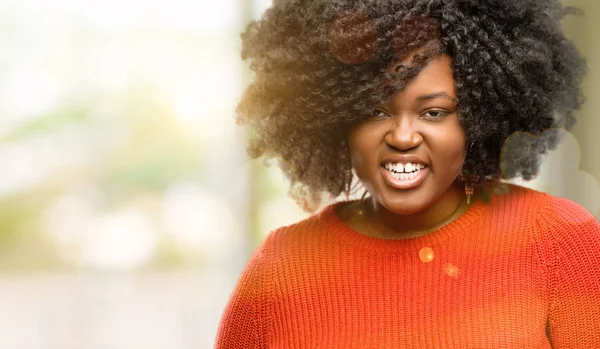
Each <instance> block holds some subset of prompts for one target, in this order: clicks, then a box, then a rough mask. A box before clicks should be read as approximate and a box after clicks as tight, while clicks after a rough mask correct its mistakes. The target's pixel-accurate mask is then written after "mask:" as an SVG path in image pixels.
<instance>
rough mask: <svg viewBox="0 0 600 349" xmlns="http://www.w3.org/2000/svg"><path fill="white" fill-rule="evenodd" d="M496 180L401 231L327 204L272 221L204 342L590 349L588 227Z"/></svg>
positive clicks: (597, 303)
mask: <svg viewBox="0 0 600 349" xmlns="http://www.w3.org/2000/svg"><path fill="white" fill-rule="evenodd" d="M509 188H510V189H509V191H508V193H505V194H504V195H493V196H492V200H491V201H490V202H488V203H485V202H482V201H478V202H475V203H473V204H471V206H470V208H469V210H468V211H467V212H465V213H464V214H462V215H461V216H460V217H459V218H457V219H456V220H454V221H453V222H451V223H449V224H447V225H446V226H444V227H442V228H440V229H439V230H437V231H435V232H432V233H430V234H427V235H425V236H421V237H417V238H412V239H405V240H385V239H378V238H373V237H369V236H365V235H362V234H359V233H357V232H355V231H353V230H351V229H350V228H348V227H347V226H346V225H345V224H344V223H342V222H341V221H340V220H339V219H338V218H337V216H336V214H335V206H329V207H327V208H325V209H324V210H323V211H321V212H320V213H319V214H317V215H315V216H313V217H311V218H309V219H307V220H304V221H302V222H300V223H297V224H295V225H292V226H289V227H284V228H281V229H278V230H276V231H274V232H273V233H271V234H270V235H269V237H268V238H267V239H266V240H265V241H264V242H263V243H262V245H261V246H260V247H259V248H258V249H257V250H256V252H255V253H254V255H253V256H252V258H251V260H250V261H249V263H248V265H247V266H246V268H245V270H244V272H243V274H242V275H241V277H240V279H239V281H238V284H237V286H236V288H235V290H234V291H233V293H232V295H231V298H230V300H229V303H228V305H227V307H226V308H225V311H224V314H223V318H222V320H221V323H220V325H219V330H218V334H217V338H216V344H215V348H219V349H221V348H222V349H225V348H227V349H229V348H231V349H233V348H240V349H250V348H286V349H288V348H289V349H292V348H294V349H312V348H377V349H379V348H385V349H392V348H409V349H420V348H423V349H441V348H444V349H448V348H452V349H505V348H506V349H520V348H527V349H542V348H543V349H547V348H554V349H566V348H573V349H600V256H599V254H600V224H599V223H598V221H597V220H596V219H595V218H594V217H593V216H592V215H591V214H590V213H588V212H587V211H586V210H585V209H583V208H582V207H581V206H579V205H578V204H576V203H574V202H572V201H569V200H565V199H560V198H555V197H552V196H549V195H547V194H544V193H540V192H537V191H533V190H529V189H525V188H521V187H517V186H510V187H509Z"/></svg>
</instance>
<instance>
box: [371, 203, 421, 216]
mask: <svg viewBox="0 0 600 349" xmlns="http://www.w3.org/2000/svg"><path fill="white" fill-rule="evenodd" d="M377 202H378V204H379V205H381V206H383V208H385V209H386V210H388V211H389V212H391V213H393V214H396V215H399V216H406V215H411V214H415V213H420V212H422V211H424V210H425V209H426V208H427V207H428V206H429V204H428V203H427V202H423V201H421V202H414V201H412V200H410V201H409V200H400V201H396V202H394V201H392V200H385V199H383V200H377Z"/></svg>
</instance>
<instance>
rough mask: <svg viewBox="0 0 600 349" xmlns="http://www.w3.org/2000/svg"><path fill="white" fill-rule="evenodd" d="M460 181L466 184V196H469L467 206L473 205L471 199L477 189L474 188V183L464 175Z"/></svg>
mask: <svg viewBox="0 0 600 349" xmlns="http://www.w3.org/2000/svg"><path fill="white" fill-rule="evenodd" d="M460 180H461V181H463V182H464V183H465V194H466V195H467V205H470V204H471V197H472V196H473V193H474V192H475V188H474V187H473V182H471V181H470V180H468V179H467V176H466V175H465V174H464V173H461V174H460Z"/></svg>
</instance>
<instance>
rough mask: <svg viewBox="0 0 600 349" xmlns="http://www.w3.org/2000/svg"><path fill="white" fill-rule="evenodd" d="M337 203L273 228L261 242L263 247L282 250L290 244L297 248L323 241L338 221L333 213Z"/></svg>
mask: <svg viewBox="0 0 600 349" xmlns="http://www.w3.org/2000/svg"><path fill="white" fill-rule="evenodd" d="M339 205H340V203H335V204H332V205H329V206H327V207H325V208H323V209H322V210H321V211H319V212H317V213H315V214H313V215H312V216H310V217H307V218H305V219H303V220H301V221H299V222H296V223H293V224H289V225H286V226H282V227H280V228H278V229H275V230H273V231H272V232H270V233H269V235H268V236H267V238H266V240H265V241H264V242H263V245H264V248H265V249H275V250H278V251H282V250H285V249H286V247H289V246H291V245H293V246H295V248H299V247H302V246H307V245H310V244H312V243H315V242H317V241H323V239H326V238H327V236H328V234H327V233H328V232H329V231H330V230H331V228H333V227H334V226H335V225H336V224H338V223H339V222H338V219H337V216H336V213H335V212H336V207H337V206H339Z"/></svg>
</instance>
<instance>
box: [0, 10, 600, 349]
mask: <svg viewBox="0 0 600 349" xmlns="http://www.w3.org/2000/svg"><path fill="white" fill-rule="evenodd" d="M269 3H270V1H269V0H218V1H208V0H200V1H192V0H170V1H164V0H150V1H149V0H146V1H141V0H118V1H117V0H104V1H91V0H53V1H44V0H0V348H2V349H4V348H7V349H13V348H14V349H69V348H74V349H75V348H76V349H83V348H85V349H100V348H102V349H138V348H139V349H154V348H157V349H158V348H160V349H166V348H169V349H188V348H190V349H191V348H210V347H212V343H213V341H214V336H215V333H216V329H217V326H218V321H219V319H220V316H221V312H222V311H223V307H224V306H225V304H226V302H227V299H228V297H229V293H230V292H231V290H232V289H233V287H234V285H235V282H236V280H237V278H238V276H239V273H240V272H241V270H242V268H243V267H244V265H245V263H246V261H247V260H248V258H249V256H250V254H251V253H252V251H253V250H254V248H255V247H256V246H257V245H258V243H260V241H261V240H262V239H263V238H264V237H265V236H266V234H268V232H269V231H271V230H272V229H274V228H276V227H278V226H281V225H284V224H289V223H292V222H295V221H297V220H300V219H302V218H304V217H306V214H305V213H303V212H302V211H301V210H300V209H299V208H297V207H296V206H295V203H294V202H293V201H292V200H291V199H289V198H288V197H287V195H286V194H287V187H286V181H285V180H284V178H283V177H282V175H281V174H280V173H279V172H278V171H277V169H275V168H270V169H266V168H264V167H263V165H262V162H261V161H260V160H259V161H250V160H248V159H247V157H246V154H245V151H244V132H243V130H241V129H239V128H238V127H237V126H236V125H235V121H234V111H233V110H234V108H235V105H236V101H237V99H238V98H239V96H240V94H241V93H242V91H243V89H244V86H245V85H246V84H247V83H248V81H249V79H250V74H249V72H248V70H247V67H246V65H245V64H244V63H243V62H241V60H240V58H239V51H240V46H241V45H240V40H239V32H241V31H242V30H243V28H244V26H245V23H247V22H248V21H249V20H250V19H251V18H257V17H258V16H259V15H260V14H261V13H262V11H263V10H264V9H265V8H266V7H267V6H268V5H269ZM566 3H567V4H568V5H576V6H579V7H581V8H584V9H585V11H586V16H585V17H583V18H570V19H568V20H566V21H565V30H566V31H567V33H568V35H569V37H570V38H572V39H573V40H574V41H575V42H576V43H577V45H578V47H579V48H580V50H581V51H582V53H583V54H584V55H585V56H586V57H587V58H588V60H589V73H588V78H587V80H586V82H585V88H586V91H587V92H586V94H587V96H588V102H587V104H586V107H585V109H584V110H582V112H581V113H580V122H579V124H578V125H577V127H576V128H575V129H574V130H573V133H572V134H568V135H566V137H565V140H566V141H565V142H564V143H563V146H561V148H559V149H558V150H557V151H556V152H554V153H552V154H551V155H550V156H549V157H548V161H547V162H546V163H545V165H544V170H543V172H542V174H541V175H540V176H539V177H538V179H536V180H535V181H533V182H529V183H525V185H528V186H531V187H534V188H537V189H540V190H545V191H548V192H550V193H552V194H555V195H560V196H565V197H568V198H571V199H573V200H576V201H578V202H580V203H581V204H582V205H584V206H585V207H586V208H587V209H588V210H590V211H591V212H593V213H594V214H595V215H596V216H600V185H599V184H598V180H597V179H598V178H600V158H599V157H598V155H597V153H598V151H599V150H600V142H599V140H600V137H598V135H597V133H598V131H600V119H599V118H598V117H599V116H598V115H596V114H597V113H596V111H597V110H600V93H599V92H598V91H600V89H599V88H598V86H599V85H600V45H598V44H599V43H600V42H598V36H597V33H599V32H600V26H599V24H600V22H599V21H597V20H595V19H596V18H598V17H599V16H600V3H599V2H597V1H589V0H580V1H575V0H573V1H568V2H566Z"/></svg>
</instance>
